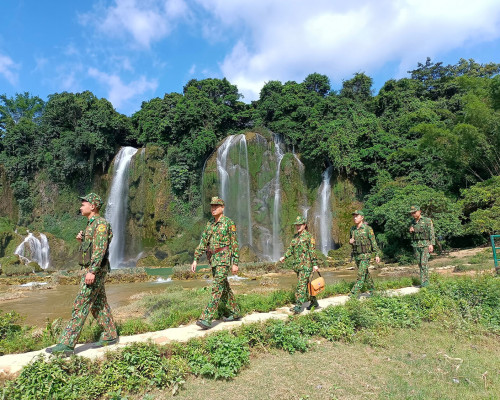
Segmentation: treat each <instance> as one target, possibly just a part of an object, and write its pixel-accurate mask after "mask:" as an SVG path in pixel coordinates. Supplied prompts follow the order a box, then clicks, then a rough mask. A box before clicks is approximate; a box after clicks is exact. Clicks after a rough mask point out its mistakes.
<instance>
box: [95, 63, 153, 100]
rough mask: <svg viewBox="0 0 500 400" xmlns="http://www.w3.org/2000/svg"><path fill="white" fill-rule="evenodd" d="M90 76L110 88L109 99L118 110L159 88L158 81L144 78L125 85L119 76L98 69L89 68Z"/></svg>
mask: <svg viewBox="0 0 500 400" xmlns="http://www.w3.org/2000/svg"><path fill="white" fill-rule="evenodd" d="M88 74H89V76H91V77H92V78H95V79H97V81H99V82H100V83H101V84H103V85H105V86H107V87H108V96H107V98H108V100H109V101H110V102H111V103H112V104H113V106H114V107H115V108H117V109H118V108H120V107H122V106H124V104H125V103H126V102H127V101H128V100H131V99H133V98H134V97H136V96H138V95H141V94H143V93H145V92H147V91H149V90H151V91H154V90H156V88H157V87H158V82H157V81H156V80H154V79H153V80H147V79H146V78H145V77H144V76H141V77H139V79H137V80H135V81H132V82H130V83H128V84H125V83H123V81H122V79H121V78H120V77H119V76H118V75H114V74H107V73H105V72H101V71H99V70H98V69H96V68H89V69H88Z"/></svg>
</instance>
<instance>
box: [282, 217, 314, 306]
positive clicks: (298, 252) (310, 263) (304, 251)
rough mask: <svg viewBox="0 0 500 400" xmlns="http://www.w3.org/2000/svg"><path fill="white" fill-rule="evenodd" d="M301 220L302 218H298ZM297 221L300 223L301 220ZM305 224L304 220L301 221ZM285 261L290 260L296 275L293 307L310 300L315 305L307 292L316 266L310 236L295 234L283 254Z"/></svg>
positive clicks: (312, 242) (304, 231)
mask: <svg viewBox="0 0 500 400" xmlns="http://www.w3.org/2000/svg"><path fill="white" fill-rule="evenodd" d="M299 218H302V217H299ZM299 218H297V220H298V221H299V222H301V221H302V220H299ZM303 221H304V222H303V223H305V220H303ZM284 257H285V260H287V259H291V261H292V265H293V270H294V271H295V272H296V274H297V278H298V282H297V288H296V289H295V307H296V309H298V308H300V307H302V304H303V303H305V302H306V301H308V300H310V301H311V304H313V303H315V304H317V303H316V297H315V296H310V295H309V291H308V290H307V284H308V283H309V278H310V276H311V274H312V272H313V267H314V266H317V265H318V260H317V258H316V253H315V241H314V238H313V237H312V235H311V234H310V233H309V232H308V231H307V230H305V229H304V230H303V231H302V232H300V233H296V234H295V235H294V237H293V239H292V241H291V242H290V246H289V247H288V249H287V250H286V252H285V256H284Z"/></svg>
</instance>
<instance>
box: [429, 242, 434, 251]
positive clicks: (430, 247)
mask: <svg viewBox="0 0 500 400" xmlns="http://www.w3.org/2000/svg"><path fill="white" fill-rule="evenodd" d="M433 251H434V246H433V245H432V244H430V245H429V253H432V252H433Z"/></svg>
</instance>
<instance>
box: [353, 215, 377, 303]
mask: <svg viewBox="0 0 500 400" xmlns="http://www.w3.org/2000/svg"><path fill="white" fill-rule="evenodd" d="M352 215H353V219H354V224H355V225H354V226H353V227H352V228H351V233H350V236H351V239H350V240H349V243H350V244H351V246H352V254H353V257H354V260H355V261H356V266H357V268H358V274H357V279H356V283H355V284H354V286H353V287H352V289H351V293H350V296H351V297H356V298H357V297H358V296H359V292H360V291H361V288H362V287H363V284H365V283H366V285H367V286H368V288H369V290H370V293H373V291H374V290H375V285H374V284H373V279H372V277H371V276H370V272H369V271H368V267H369V266H370V259H371V257H372V253H375V255H376V256H375V261H376V262H377V264H378V263H379V262H380V250H379V249H378V246H377V241H376V240H375V234H374V233H373V229H372V228H371V227H370V226H368V225H367V224H366V223H365V222H364V219H365V214H364V213H363V211H361V210H356V211H354V212H353V213H352Z"/></svg>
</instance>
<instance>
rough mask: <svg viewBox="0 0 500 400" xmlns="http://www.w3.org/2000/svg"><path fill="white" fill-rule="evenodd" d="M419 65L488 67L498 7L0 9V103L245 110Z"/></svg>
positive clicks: (443, 1) (140, 1)
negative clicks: (168, 102) (319, 82)
mask: <svg viewBox="0 0 500 400" xmlns="http://www.w3.org/2000/svg"><path fill="white" fill-rule="evenodd" d="M427 56H430V57H431V58H432V59H433V61H443V62H445V63H447V64H448V63H450V64H455V63H456V62H457V61H458V60H459V59H460V58H466V59H468V58H474V59H475V60H476V61H478V62H483V63H486V62H500V1H498V0H476V1H473V2H471V1H462V0H453V1H452V0H433V1H430V0H404V1H403V0H377V1H374V0H351V1H350V2H346V1H345V0H342V1H339V0H310V1H305V0H251V1H249V0H86V1H74V0H69V1H68V0H65V1H62V0H51V1H40V0H24V1H23V0H18V1H10V0H3V1H2V13H1V15H0V93H5V94H7V95H8V96H14V95H15V93H21V92H25V91H28V92H30V93H31V94H33V95H38V96H40V97H41V98H43V99H46V98H47V96H48V95H49V94H52V93H57V92H62V91H71V92H81V91H83V90H90V91H92V92H93V93H94V94H95V95H96V96H98V97H105V98H107V99H108V100H110V101H111V102H112V103H113V105H114V107H115V108H116V109H117V110H118V111H120V112H122V113H125V114H127V115H130V114H132V113H133V112H135V111H137V110H138V109H139V108H140V105H141V102H142V101H145V100H149V99H151V98H153V97H162V96H163V95H164V94H165V93H170V92H181V91H182V87H183V86H184V85H185V84H186V83H187V81H188V80H189V79H192V78H196V79H204V78H222V77H226V78H227V79H229V81H230V82H231V83H233V84H236V85H237V86H238V89H239V90H240V92H241V93H243V95H244V96H245V97H244V100H245V101H250V100H254V99H256V98H258V94H259V91H260V88H261V87H262V85H263V84H264V83H265V82H267V81H269V80H279V81H282V82H286V81H288V80H295V81H297V82H301V81H302V80H303V79H304V78H305V77H306V76H307V75H308V74H310V73H313V72H318V73H321V74H325V75H327V76H328V77H329V78H330V79H331V82H332V87H333V88H334V89H338V88H340V87H341V85H342V80H345V79H350V78H351V77H352V75H353V74H354V73H355V72H365V73H366V74H368V75H369V76H371V77H372V78H374V82H375V84H374V87H375V89H378V88H380V87H381V86H382V84H383V83H384V82H385V81H386V80H388V79H390V78H401V77H404V76H407V74H406V71H408V70H409V69H414V68H415V67H416V65H417V63H418V62H424V61H425V59H426V57H427Z"/></svg>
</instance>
